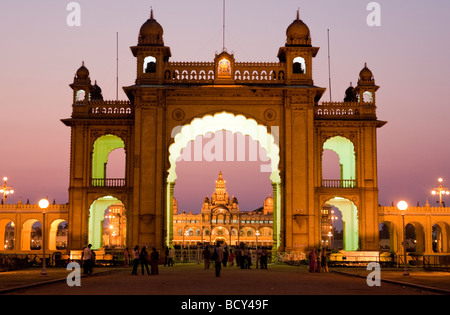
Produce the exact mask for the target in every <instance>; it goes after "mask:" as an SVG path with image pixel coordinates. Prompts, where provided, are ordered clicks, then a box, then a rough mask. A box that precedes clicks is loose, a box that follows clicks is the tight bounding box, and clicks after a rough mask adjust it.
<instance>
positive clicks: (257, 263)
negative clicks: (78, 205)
mask: <svg viewBox="0 0 450 315" xmlns="http://www.w3.org/2000/svg"><path fill="white" fill-rule="evenodd" d="M260 235H261V233H259V230H256V232H255V236H256V269H258V268H259V262H258V236H260Z"/></svg>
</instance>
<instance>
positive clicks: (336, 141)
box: [322, 136, 356, 188]
mask: <svg viewBox="0 0 450 315" xmlns="http://www.w3.org/2000/svg"><path fill="white" fill-rule="evenodd" d="M326 150H331V151H333V152H335V153H336V154H337V156H338V159H339V167H340V178H339V179H338V180H335V179H327V178H324V176H323V175H324V174H323V173H322V181H323V185H324V186H325V187H343V188H353V187H355V186H356V182H355V179H356V157H355V147H354V145H353V142H351V141H350V140H349V139H347V138H344V137H341V136H335V137H332V138H329V139H328V140H327V141H325V143H324V144H323V154H324V153H325V151H326ZM327 157H328V156H322V172H323V170H324V165H326V159H325V158H327ZM328 158H329V157H328Z"/></svg>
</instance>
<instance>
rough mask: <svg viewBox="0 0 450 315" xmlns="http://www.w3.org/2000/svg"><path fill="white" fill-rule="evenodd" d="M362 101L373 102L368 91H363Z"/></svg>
mask: <svg viewBox="0 0 450 315" xmlns="http://www.w3.org/2000/svg"><path fill="white" fill-rule="evenodd" d="M363 102H364V103H373V95H372V93H371V92H369V91H365V92H364V93H363Z"/></svg>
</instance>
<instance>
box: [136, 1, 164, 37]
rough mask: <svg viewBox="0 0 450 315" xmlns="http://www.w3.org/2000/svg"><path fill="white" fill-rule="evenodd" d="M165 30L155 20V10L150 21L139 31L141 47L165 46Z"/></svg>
mask: <svg viewBox="0 0 450 315" xmlns="http://www.w3.org/2000/svg"><path fill="white" fill-rule="evenodd" d="M163 34H164V30H163V28H162V26H161V25H160V24H159V23H158V22H157V21H156V20H155V19H154V18H153V9H152V10H151V13H150V19H148V20H147V21H146V22H145V23H144V24H143V25H142V26H141V30H140V31H139V41H138V44H139V45H164V41H163Z"/></svg>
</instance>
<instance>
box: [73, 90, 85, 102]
mask: <svg viewBox="0 0 450 315" xmlns="http://www.w3.org/2000/svg"><path fill="white" fill-rule="evenodd" d="M75 101H77V102H84V101H86V91H85V90H78V91H77V92H76V96H75Z"/></svg>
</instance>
